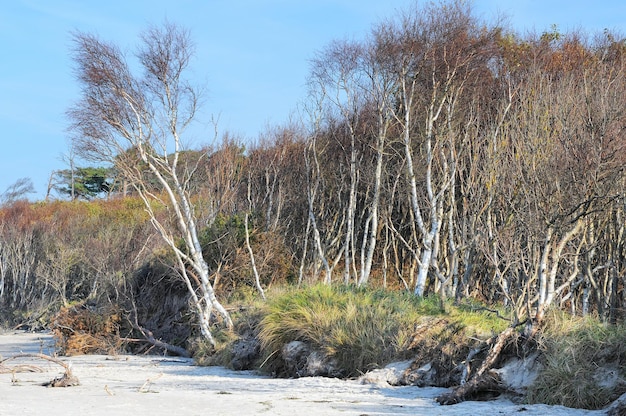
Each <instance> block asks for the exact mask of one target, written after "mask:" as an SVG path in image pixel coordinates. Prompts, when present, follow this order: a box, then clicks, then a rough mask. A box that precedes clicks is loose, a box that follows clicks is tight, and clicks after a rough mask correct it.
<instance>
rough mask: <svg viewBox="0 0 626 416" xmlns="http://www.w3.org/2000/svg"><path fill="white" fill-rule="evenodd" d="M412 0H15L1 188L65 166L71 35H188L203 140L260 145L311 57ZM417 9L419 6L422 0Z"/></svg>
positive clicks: (1, 82)
mask: <svg viewBox="0 0 626 416" xmlns="http://www.w3.org/2000/svg"><path fill="white" fill-rule="evenodd" d="M413 4H415V1H414V0H386V1H383V0H204V1H203V0H167V1H164V0H108V1H84V0H10V1H6V2H4V3H3V6H2V10H1V11H0V52H1V53H2V59H1V60H0V143H1V144H2V146H1V147H0V193H2V192H3V191H4V190H5V189H6V188H7V187H8V186H9V185H11V184H12V183H14V182H15V181H16V180H17V179H19V178H22V177H29V178H31V179H32V181H33V184H34V186H35V189H36V191H37V193H36V194H34V195H32V198H31V199H41V198H43V196H44V195H45V191H46V187H47V182H48V178H49V176H50V173H51V172H52V171H53V170H56V169H64V168H66V167H67V165H66V164H65V163H64V162H63V161H62V159H63V155H64V154H67V151H68V141H67V134H66V131H65V129H66V126H67V119H66V118H65V115H64V114H65V111H66V109H67V108H68V107H69V106H71V105H72V103H73V102H74V101H75V100H77V98H78V94H79V91H78V86H77V84H76V82H75V81H74V79H73V75H72V62H71V60H70V57H69V49H70V44H71V42H70V33H71V32H72V31H74V30H80V31H84V32H90V33H94V34H96V35H99V36H100V37H102V38H103V39H106V40H110V41H113V42H115V43H117V44H118V45H119V46H120V47H121V48H122V49H123V50H128V51H129V52H132V49H133V47H134V46H135V45H136V41H137V35H138V34H139V33H140V32H141V31H142V30H143V29H145V28H146V26H147V25H149V24H159V23H161V22H163V21H164V20H165V19H167V20H168V21H170V22H172V23H176V24H179V25H181V26H184V27H185V28H187V29H189V30H190V31H191V35H192V38H193V40H194V42H195V44H196V59H195V61H194V62H193V64H192V69H193V77H194V82H196V83H198V84H200V85H203V86H205V88H206V94H205V97H204V98H205V101H204V107H203V113H202V114H201V115H200V117H201V120H200V121H203V122H205V123H206V124H205V125H203V124H199V125H198V126H196V129H195V130H194V135H195V136H197V137H195V138H194V139H195V141H196V142H198V143H207V142H209V141H210V138H211V137H212V134H213V130H212V127H211V126H209V125H208V121H209V120H210V118H211V115H214V116H219V125H218V128H219V131H220V132H221V133H224V132H226V131H228V132H231V133H234V134H236V135H239V136H242V137H244V138H246V139H248V140H254V139H256V138H257V136H258V134H259V133H261V132H263V131H264V130H265V129H266V127H267V126H268V125H277V124H282V123H284V122H286V121H287V120H288V119H289V117H290V116H292V115H294V114H295V110H296V107H297V105H298V102H299V101H301V100H302V99H304V98H305V87H304V84H305V81H306V77H307V74H308V69H309V67H308V61H309V59H310V58H311V57H312V56H313V55H314V53H315V52H316V51H318V50H320V49H322V48H324V47H325V46H326V45H327V44H328V43H329V42H330V41H332V40H333V39H343V38H353V39H361V38H363V37H364V36H365V35H366V34H367V32H368V31H369V29H370V28H371V27H372V25H374V24H375V23H377V22H380V21H381V20H382V19H385V18H388V17H393V16H394V15H395V14H396V13H397V11H398V10H406V9H407V8H408V7H409V6H411V5H413ZM418 4H419V2H418ZM473 4H474V10H475V13H476V15H477V16H479V17H481V18H484V19H487V20H491V19H493V18H495V17H496V16H498V15H499V14H501V13H504V14H506V15H508V17H509V21H510V23H511V25H512V27H513V28H515V29H516V30H517V31H519V32H524V31H526V30H529V31H533V30H535V31H538V32H541V31H543V30H546V29H549V28H550V26H551V25H552V24H557V25H558V27H559V29H560V30H562V31H567V30H569V29H575V28H582V29H584V30H585V31H587V32H592V33H595V32H598V31H601V30H602V29H604V28H610V29H614V30H617V31H619V32H622V33H623V32H626V2H624V1H623V0H595V1H590V0H476V1H474V3H473Z"/></svg>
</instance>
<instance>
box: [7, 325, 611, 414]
mask: <svg viewBox="0 0 626 416" xmlns="http://www.w3.org/2000/svg"><path fill="white" fill-rule="evenodd" d="M19 352H35V353H37V352H43V353H48V354H49V353H53V342H52V338H51V337H50V335H47V334H32V333H24V332H8V333H4V334H0V356H2V357H3V358H7V357H10V356H12V355H14V354H16V353H19ZM61 358H62V360H63V361H65V362H71V363H72V369H73V373H74V375H75V376H77V377H78V378H79V380H80V382H81V385H80V386H76V387H66V388H46V387H42V386H41V383H43V382H46V381H50V380H52V379H53V378H54V377H56V376H58V375H61V374H62V368H61V367H60V366H58V365H56V364H53V363H49V362H46V361H41V360H34V359H33V360H31V359H29V360H28V361H27V363H28V364H31V365H36V366H38V367H40V368H42V369H43V370H45V372H43V373H18V374H15V375H12V374H0V415H64V416H72V415H81V416H82V415H96V416H99V415H101V416H105V415H106V416H109V415H177V416H187V415H202V416H206V415H238V416H244V415H257V414H267V415H289V416H308V415H311V416H312V415H387V416H388V415H428V416H435V415H448V416H458V415H510V414H519V415H524V416H528V415H567V416H577V415H600V414H602V412H599V411H597V412H590V411H583V410H575V409H569V408H565V407H561V406H544V405H533V406H527V405H517V404H514V403H512V402H510V401H508V400H504V399H501V400H497V401H492V402H465V403H461V404H458V405H454V406H439V405H438V404H437V403H436V402H435V397H436V396H437V395H438V394H439V393H441V392H442V391H444V389H440V388H417V387H389V388H380V387H375V386H372V385H362V384H359V383H358V382H356V381H343V380H337V379H328V378H320V377H311V378H301V379H295V380H285V379H271V378H267V377H261V376H258V375H255V374H253V373H251V372H234V371H230V370H227V369H224V368H220V367H196V366H193V365H192V362H191V361H189V360H184V359H178V358H174V357H155V356H117V357H107V356H101V355H97V356H80V357H61ZM17 363H25V362H24V361H22V360H20V361H17V360H15V361H10V362H8V363H7V365H15V364H17Z"/></svg>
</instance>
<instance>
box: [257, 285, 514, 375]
mask: <svg viewBox="0 0 626 416" xmlns="http://www.w3.org/2000/svg"><path fill="white" fill-rule="evenodd" d="M443 306H444V307H443V308H442V304H441V302H440V300H439V298H437V297H426V298H421V299H420V298H416V297H415V296H413V295H412V294H410V293H407V292H399V291H385V290H382V289H362V288H355V287H346V286H325V285H316V286H311V287H307V288H303V289H288V290H285V291H284V292H283V293H280V294H275V295H274V296H272V297H271V298H270V299H269V300H268V303H267V304H266V306H265V308H264V310H263V313H262V315H263V318H262V319H261V321H260V324H259V338H260V340H261V348H262V351H263V354H264V356H265V361H264V364H263V368H262V369H263V370H265V371H268V372H280V366H281V360H280V353H279V352H280V350H281V348H282V347H283V346H284V345H285V344H287V343H289V342H291V341H303V342H305V343H307V344H308V345H309V346H311V347H312V348H313V349H314V350H316V351H319V352H322V353H323V354H325V355H326V356H327V357H332V358H333V359H334V360H335V361H336V362H337V365H338V367H339V368H341V369H342V373H343V375H344V376H347V377H351V376H357V375H359V374H362V373H364V372H367V371H369V370H371V369H374V368H379V367H381V366H384V365H386V364H388V363H389V362H391V361H394V360H399V359H406V358H409V357H411V356H412V355H413V353H412V352H411V351H410V346H411V345H416V342H415V336H416V330H417V329H418V328H419V327H420V326H422V328H426V329H428V326H429V325H428V324H426V325H425V326H423V325H422V324H424V322H425V320H428V319H432V318H434V317H443V316H445V317H446V320H448V319H450V320H452V321H453V323H452V325H453V326H454V327H455V328H457V329H458V328H468V327H472V328H475V329H477V330H474V329H471V331H472V334H473V335H475V334H477V333H489V334H490V333H491V332H492V331H496V330H498V328H500V327H501V326H506V322H505V321H501V322H497V323H494V321H493V320H492V318H490V317H488V316H487V315H486V314H485V312H484V311H470V310H467V309H462V308H456V307H452V306H451V305H443ZM502 322H504V323H502ZM422 332H423V333H424V334H428V336H430V333H429V332H428V331H427V330H424V329H422Z"/></svg>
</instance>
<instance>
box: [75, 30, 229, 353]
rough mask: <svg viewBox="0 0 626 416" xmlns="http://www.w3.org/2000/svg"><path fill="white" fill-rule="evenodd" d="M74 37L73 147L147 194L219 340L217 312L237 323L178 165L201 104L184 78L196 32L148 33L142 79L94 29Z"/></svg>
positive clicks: (205, 328) (203, 319) (204, 320)
mask: <svg viewBox="0 0 626 416" xmlns="http://www.w3.org/2000/svg"><path fill="white" fill-rule="evenodd" d="M73 40H74V50H73V53H74V61H75V63H76V66H77V68H76V76H77V79H78V81H79V83H80V85H81V91H82V96H81V99H80V101H79V102H78V103H77V104H76V105H75V106H74V107H73V108H71V109H70V110H69V112H68V114H69V117H70V119H71V121H72V124H71V129H72V131H73V133H74V135H73V145H74V146H75V148H76V149H77V151H78V152H80V154H81V155H82V156H83V157H85V158H87V159H90V160H96V161H100V162H108V163H110V164H113V165H115V167H116V169H117V170H118V171H119V172H120V175H121V176H123V177H124V179H125V180H127V181H128V183H129V184H130V185H131V186H132V187H133V188H134V190H135V191H136V193H137V194H138V195H139V196H140V198H141V199H142V200H143V202H144V204H145V208H146V210H147V211H148V213H149V214H150V217H151V222H152V224H153V225H154V227H155V228H156V229H157V230H158V232H159V234H160V235H161V237H162V238H163V240H164V241H165V242H166V243H167V245H168V246H169V247H170V248H171V250H172V251H173V252H174V254H175V256H176V259H177V262H178V266H179V272H180V276H181V277H182V279H183V281H184V282H185V284H186V285H187V288H188V290H189V293H190V295H191V299H192V304H193V307H194V308H195V313H196V316H197V318H198V321H199V324H200V329H201V332H202V335H203V336H204V337H205V338H206V339H207V340H208V341H209V342H210V343H212V344H214V340H213V337H212V335H211V331H210V322H211V316H212V314H213V310H216V311H217V312H218V313H219V315H220V316H221V317H222V319H223V321H224V323H225V325H226V326H227V327H229V328H231V327H232V321H231V319H230V316H229V314H228V312H227V311H226V309H225V308H224V307H223V306H222V304H221V303H220V302H219V301H218V299H217V298H216V296H215V292H214V290H213V286H212V284H211V281H210V270H209V267H208V265H207V263H206V261H205V259H204V258H203V256H202V247H201V245H200V241H199V238H198V232H197V225H196V218H195V214H194V208H193V206H192V204H191V202H190V193H189V183H190V179H191V176H192V175H191V174H185V175H182V174H180V173H179V169H177V168H178V163H179V156H180V155H181V153H182V152H183V151H184V150H185V147H184V144H183V141H182V135H183V134H184V132H185V130H186V128H187V127H188V126H189V125H190V123H191V122H192V120H193V119H194V116H195V114H196V109H197V105H198V91H197V89H195V88H193V87H192V86H191V85H189V84H188V83H187V82H186V81H185V78H184V73H185V70H186V69H187V67H188V65H189V63H190V60H191V57H192V52H193V46H192V44H191V41H190V38H189V34H188V32H187V31H185V30H182V29H180V28H178V27H177V26H175V25H172V24H168V23H166V24H164V25H163V27H161V28H156V27H152V28H149V29H148V30H147V31H145V32H144V33H143V34H142V36H141V41H142V42H141V47H140V48H139V49H138V52H137V54H136V57H137V58H138V61H139V64H140V68H141V69H142V70H143V76H141V77H138V76H136V75H135V74H134V73H133V71H132V70H131V67H130V66H129V64H128V63H127V61H126V57H125V55H124V54H123V53H122V52H121V51H120V50H119V49H118V48H117V47H116V46H115V45H112V44H109V43H106V42H103V41H101V40H100V39H98V38H97V37H95V36H93V35H90V34H86V33H76V34H74V38H73ZM185 172H188V171H187V170H185ZM191 172H192V173H193V171H191ZM159 203H161V204H163V205H164V206H165V207H167V210H168V212H170V213H171V221H168V220H164V219H162V218H159V217H157V215H156V213H155V211H154V206H155V204H159ZM179 241H182V242H183V243H184V244H183V245H182V246H181V245H180V244H179V243H178V242H179Z"/></svg>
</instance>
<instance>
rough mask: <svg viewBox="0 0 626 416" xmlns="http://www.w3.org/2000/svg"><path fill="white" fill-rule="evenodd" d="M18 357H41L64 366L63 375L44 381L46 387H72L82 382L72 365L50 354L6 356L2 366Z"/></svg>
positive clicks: (1, 363)
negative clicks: (73, 372) (73, 370)
mask: <svg viewBox="0 0 626 416" xmlns="http://www.w3.org/2000/svg"><path fill="white" fill-rule="evenodd" d="M18 358H39V359H41V360H46V361H50V362H52V363H55V364H58V365H60V366H61V367H63V368H64V369H65V373H63V375H62V376H60V377H57V378H55V379H53V380H51V381H49V382H46V383H43V384H42V385H43V386H46V387H71V386H78V385H80V382H79V381H78V377H76V376H75V375H74V374H72V368H71V367H70V365H69V364H67V363H64V362H63V361H61V360H59V359H58V358H55V357H51V356H49V355H46V354H26V353H24V354H16V355H14V356H11V357H9V358H5V359H3V360H1V361H0V368H1V367H4V363H6V362H7V361H11V360H16V359H18ZM22 367H24V366H17V367H15V368H16V369H19V368H22Z"/></svg>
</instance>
